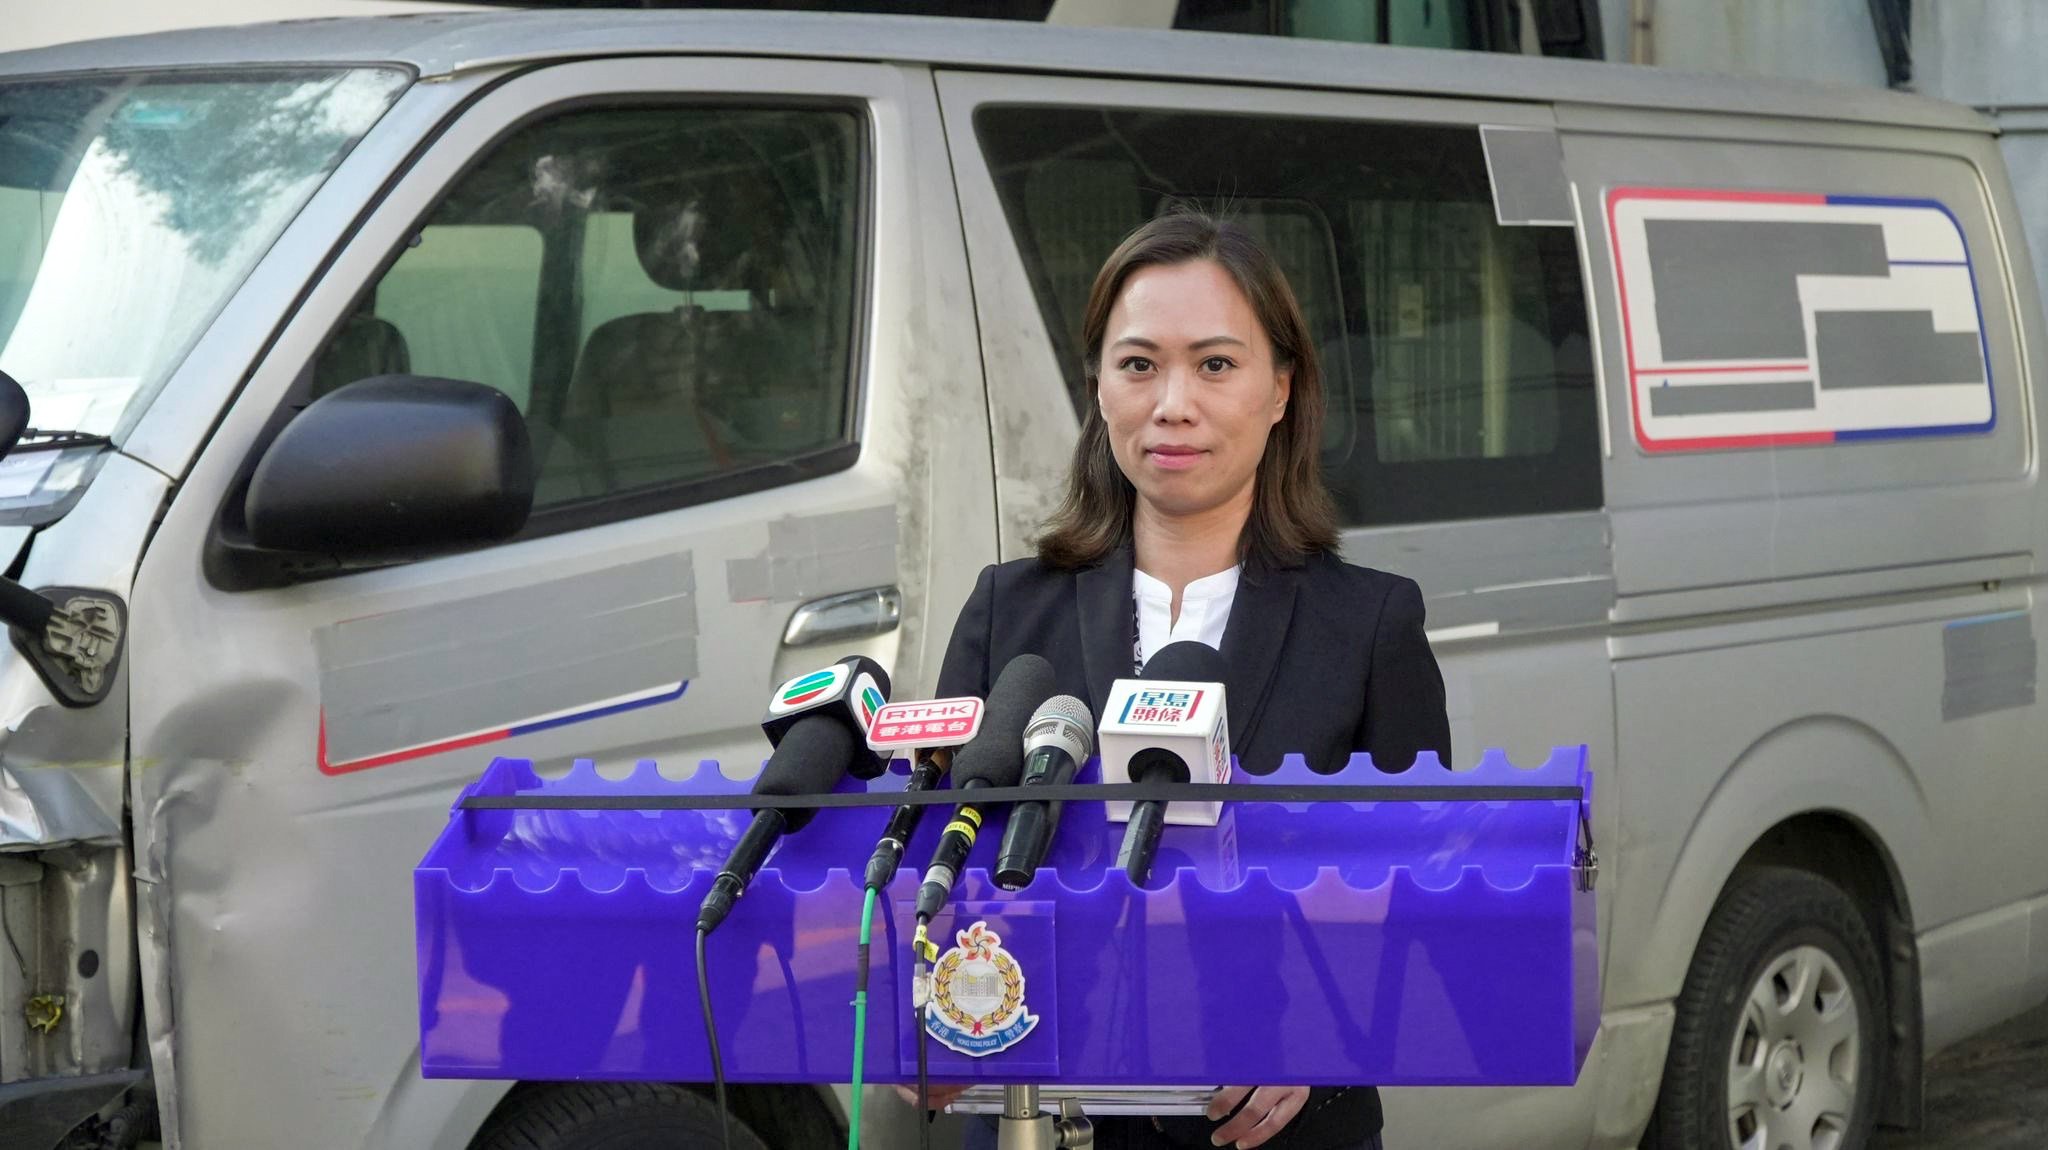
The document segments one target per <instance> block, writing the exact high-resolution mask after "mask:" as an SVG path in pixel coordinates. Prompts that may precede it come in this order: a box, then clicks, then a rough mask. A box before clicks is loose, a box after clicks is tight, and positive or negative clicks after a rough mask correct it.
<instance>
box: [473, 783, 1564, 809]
mask: <svg viewBox="0 0 2048 1150" xmlns="http://www.w3.org/2000/svg"><path fill="white" fill-rule="evenodd" d="M1584 797H1585V796H1584V795H1583V794H1582V793H1581V792H1580V790H1579V788H1577V787H1517V786H1492V787H1458V786H1441V787H1436V786H1426V787H1414V786H1390V785H1388V784H1385V783H1380V784H1364V783H1360V784H1342V783H1332V784H1321V783H1278V784H1272V785H1268V784H1264V783H1250V784H1247V783H1062V784H1059V785H1057V786H1050V785H1048V786H1035V787H976V788H975V789H974V790H973V791H972V792H968V791H956V790H939V791H918V792H914V793H907V792H904V791H851V792H846V793H843V794H831V795H755V794H746V793H741V794H732V795H469V796H467V797H465V798H464V799H463V800H462V802H461V804H460V806H461V808H462V809H463V810H468V811H739V810H770V809H772V810H779V811H806V810H824V809H828V808H838V807H941V806H952V805H953V804H955V803H960V802H964V801H967V800H969V799H971V800H973V802H974V803H975V804H976V805H977V806H980V805H984V804H988V803H1021V802H1030V801H1033V800H1042V801H1047V802H1088V801H1091V800H1100V801H1103V802H1134V803H1146V802H1154V801H1157V802H1172V803H1199V802H1234V803H1515V802H1558V801H1560V800H1569V801H1572V802H1577V801H1579V800H1580V799H1582V798H1584Z"/></svg>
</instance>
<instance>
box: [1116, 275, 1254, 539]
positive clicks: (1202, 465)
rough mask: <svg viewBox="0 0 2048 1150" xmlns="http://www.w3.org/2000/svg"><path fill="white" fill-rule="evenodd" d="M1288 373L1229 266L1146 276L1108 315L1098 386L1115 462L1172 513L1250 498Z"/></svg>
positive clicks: (1144, 494) (1137, 278) (1131, 282)
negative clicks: (1278, 362)
mask: <svg viewBox="0 0 2048 1150" xmlns="http://www.w3.org/2000/svg"><path fill="white" fill-rule="evenodd" d="M1292 374H1293V373H1292V372H1291V371H1290V370H1288V369H1285V368H1280V367H1276V366H1275V365H1274V362H1273V345H1272V341H1271V340H1270V339H1268V338H1267V337H1266V330H1265V328H1264V327H1263V326H1262V325H1261V324H1260V323H1259V317H1258V313H1257V312H1255V311H1253V310H1252V305H1251V301H1250V300H1248V299H1246V298H1245V295H1244V293H1243V292H1242V291H1239V290H1238V287H1237V281H1235V280H1233V279H1232V278H1231V277H1230V273H1229V272H1227V271H1225V270H1224V269H1223V267H1222V265H1220V264H1218V263H1216V262H1214V261H1213V260H1193V261H1190V262H1188V263H1184V264H1171V265H1154V266H1151V267H1147V268H1143V269H1140V270H1139V271H1137V272H1136V273H1134V274H1132V276H1131V277H1130V278H1129V279H1127V280H1125V281H1124V287H1123V293H1122V294H1121V295H1120V296H1118V297H1117V301H1116V305H1115V306H1114V307H1112V308H1111V309H1110V312H1109V326H1108V328H1107V329H1106V330H1105V331H1104V332H1103V337H1102V370H1101V376H1100V379H1099V380H1098V382H1097V386H1096V398H1097V402H1098V403H1099V404H1101V407H1102V418H1103V420H1104V421H1105V422H1106V423H1107V424H1108V425H1109V443H1110V450H1111V451H1112V452H1113V453H1114V454H1115V456H1116V462H1117V466H1118V467H1119V468H1121V469H1122V470H1123V473H1124V477H1125V478H1127V479H1129V480H1130V481H1131V485H1132V486H1133V487H1135V488H1137V490H1138V496H1139V498H1140V499H1143V500H1144V501H1145V502H1147V503H1149V504H1151V505H1152V508H1153V509H1154V510H1156V511H1159V512H1163V513H1165V514H1167V515H1172V516H1183V515H1192V514H1199V513H1201V512H1204V511H1209V510H1212V509H1214V508H1216V507H1219V506H1222V505H1223V504H1225V503H1229V502H1231V501H1232V500H1233V499H1236V498H1239V497H1241V496H1245V497H1248V495H1249V492H1250V490H1251V486H1252V481H1253V478H1254V476H1256V475H1257V473H1258V468H1259V460H1260V458H1261V457H1263V456H1264V455H1265V452H1266V437H1267V435H1268V434H1269V433H1270V432H1271V431H1272V428H1273V425H1274V424H1275V423H1278V422H1279V421H1280V417H1281V416H1283V415H1285V414H1286V412H1287V393H1288V387H1289V385H1290V384H1291V383H1292Z"/></svg>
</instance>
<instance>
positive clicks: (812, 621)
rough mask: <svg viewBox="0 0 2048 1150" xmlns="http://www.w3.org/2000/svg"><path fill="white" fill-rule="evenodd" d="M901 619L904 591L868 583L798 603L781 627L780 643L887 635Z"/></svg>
mask: <svg viewBox="0 0 2048 1150" xmlns="http://www.w3.org/2000/svg"><path fill="white" fill-rule="evenodd" d="M902 621H903V593H902V592H901V591H898V590H897V589H896V588H894V587H870V588H868V589H867V590H865V591H848V592H846V593H845V594H843V595H827V596H826V597H824V598H823V599H813V600H811V601H810V602H808V603H805V604H803V605H802V606H799V607H798V608H797V609H796V610H795V611H794V612H792V613H791V614H790V616H789V626H787V627H785V628H783V630H782V645H783V646H785V647H806V646H809V645H811V644H813V643H827V642H835V641H839V640H845V639H858V638H861V637H862V636H866V635H886V634H888V633H889V632H891V631H894V630H895V629H896V625H897V624H898V623H900V622H902Z"/></svg>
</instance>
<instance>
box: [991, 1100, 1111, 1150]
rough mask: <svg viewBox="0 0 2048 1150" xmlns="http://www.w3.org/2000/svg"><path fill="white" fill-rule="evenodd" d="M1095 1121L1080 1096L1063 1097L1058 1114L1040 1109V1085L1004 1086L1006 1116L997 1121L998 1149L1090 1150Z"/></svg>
mask: <svg viewBox="0 0 2048 1150" xmlns="http://www.w3.org/2000/svg"><path fill="white" fill-rule="evenodd" d="M1094 1145H1095V1124H1094V1123H1092V1122H1090V1121H1088V1119H1087V1117H1086V1116H1085V1115H1083V1114H1082V1113H1081V1103H1080V1101H1079V1100H1078V1099H1074V1098H1062V1099H1060V1115H1059V1117H1057V1118H1055V1117H1053V1116H1052V1115H1050V1114H1047V1113H1045V1112H1044V1111H1043V1110H1040V1109H1039V1106H1038V1087H1036V1086H1005V1087H1003V1116H1002V1118H1001V1119H1000V1120H999V1121H998V1122H997V1123H996V1150H1091V1148H1092V1147H1093V1146H1094Z"/></svg>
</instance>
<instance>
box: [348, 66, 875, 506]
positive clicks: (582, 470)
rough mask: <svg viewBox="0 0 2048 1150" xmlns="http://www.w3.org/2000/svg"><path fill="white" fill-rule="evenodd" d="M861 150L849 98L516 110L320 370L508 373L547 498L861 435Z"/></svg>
mask: <svg viewBox="0 0 2048 1150" xmlns="http://www.w3.org/2000/svg"><path fill="white" fill-rule="evenodd" d="M858 148H859V122H858V120H857V119H856V117H855V116H854V115H852V114H851V113H849V112H846V111H843V110H838V109H830V110H827V109H817V110H808V109H805V110H799V109H787V108H777V109H745V108H729V107H717V108H713V107H695V108H692V107H667V108H608V109H595V110H588V111H579V112H574V113H570V114H566V115H563V116H560V117H557V118H554V119H550V120H546V121H543V122H540V123H537V124H534V125H532V126H529V127H527V128H524V129H521V130H520V131H519V132H517V133H515V134H514V135H512V136H510V137H508V138H507V139H506V140H504V141H503V142H501V143H500V144H499V145H498V146H497V147H496V148H495V149H494V150H493V151H492V152H491V153H490V154H489V155H487V156H486V157H485V158H484V159H483V161H482V162H481V163H480V164H478V165H477V166H476V167H475V168H473V169H472V170H471V171H470V172H469V173H468V174H467V175H465V176H464V177H463V178H462V179H461V181H460V182H459V183H457V184H456V185H455V187H454V188H452V189H451V190H450V192H449V194H448V195H447V197H446V198H445V199H444V200H443V202H442V203H441V205H440V206H439V207H438V208H437V209H436V210H435V212H434V214H433V216H432V217H431V218H430V219H429V220H428V221H427V223H426V224H425V225H424V226H422V227H421V228H420V229H419V231H418V233H417V234H416V235H415V236H414V238H413V240H412V242H411V244H410V245H409V246H408V248H407V249H406V250H405V251H404V252H402V253H401V254H400V255H399V257H398V259H397V260H396V261H395V262H394V263H393V264H392V266H391V268H390V270H389V271H388V272H386V273H385V275H384V276H383V278H382V279H381V280H380V281H379V282H378V283H377V285H376V286H375V287H374V289H373V290H372V291H370V292H369V293H367V294H366V295H365V296H364V297H363V298H362V299H361V300H360V301H359V303H358V305H357V307H356V309H355V312H354V314H353V315H351V316H350V317H349V318H348V319H347V320H346V321H344V323H343V324H342V326H341V327H340V328H339V329H338V330H337V331H336V332H335V334H334V335H333V336H332V337H331V338H330V340H329V342H328V344H327V345H326V347H325V348H324V349H323V351H322V353H321V355H320V357H319V359H318V360H317V361H316V362H315V364H314V368H313V378H314V390H315V391H316V392H325V391H329V390H332V389H333V388H335V387H338V386H341V385H342V384H344V383H347V382H349V381H351V380H354V379H361V378H364V377H366V376H370V375H376V374H381V373H385V372H394V371H406V372H412V373H415V374H421V375H438V376H446V377H450V378H457V379H468V380H474V381H476V382H480V383H486V384H489V385H491V386H492V387H495V388H498V389H499V390H501V391H503V392H504V393H505V394H506V395H508V396H510V397H511V398H512V399H513V400H514V401H515V402H516V403H518V404H519V407H520V410H521V411H522V412H524V413H525V416H526V421H527V427H528V430H529V431H530V432H531V434H532V436H533V441H534V450H535V455H536V459H537V462H538V468H539V476H538V484H537V487H538V493H537V498H536V506H537V507H540V508H546V507H550V506H562V505H567V504H574V503H583V502H588V501H592V500H603V499H605V498H607V497H610V496H614V495H620V494H624V493H629V492H632V493H646V492H650V491H657V492H658V491H661V490H665V489H681V488H692V487H693V486H694V485H698V484H699V483H700V482H701V481H703V480H705V479H709V478H712V477H716V476H720V475H726V474H731V473H734V472H739V471H745V470H748V469H756V468H760V467H761V466H763V465H766V464H774V463H779V462H782V461H786V460H789V459H791V458H793V457H797V456H804V455H807V454H810V453H813V452H817V451H820V450H823V449H827V448H831V447H834V446H836V445H840V444H843V443H846V442H849V441H850V438H851V423H850V419H849V412H850V411H851V399H852V388H853V362H854V355H853V352H854V348H853V342H854V318H855V315H856V312H857V309H858V307H859V306H860V302H861V301H860V291H859V284H858V279H857V273H858V269H859V266H860V260H859V258H858V252H857V244H858V235H857V231H858V228H857V223H858V217H859V210H858V209H859V206H860V187H859V172H860V162H859V156H858ZM688 501H689V500H688V499H686V498H684V499H679V500H678V502H688ZM635 506H636V507H644V506H645V503H644V501H637V502H636V503H635Z"/></svg>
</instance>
